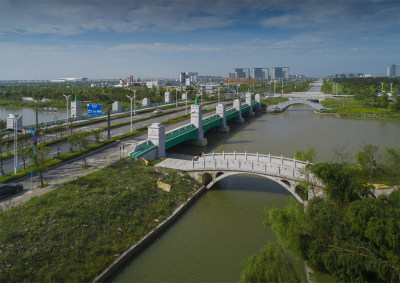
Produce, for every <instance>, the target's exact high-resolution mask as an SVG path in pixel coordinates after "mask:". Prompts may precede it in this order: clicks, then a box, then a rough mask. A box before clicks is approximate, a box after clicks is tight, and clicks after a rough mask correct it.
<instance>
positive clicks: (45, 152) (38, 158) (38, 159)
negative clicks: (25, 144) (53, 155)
mask: <svg viewBox="0 0 400 283" xmlns="http://www.w3.org/2000/svg"><path fill="white" fill-rule="evenodd" d="M50 150H51V148H50V147H48V146H44V145H43V144H38V145H37V148H36V150H34V151H30V159H31V164H32V168H33V171H36V172H38V173H39V179H40V185H41V186H43V185H44V182H43V179H44V177H43V172H44V171H46V170H47V168H48V167H49V166H48V165H47V164H46V162H47V161H49V158H48V156H49V153H50Z"/></svg>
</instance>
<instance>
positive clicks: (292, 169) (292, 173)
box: [292, 167, 294, 178]
mask: <svg viewBox="0 0 400 283" xmlns="http://www.w3.org/2000/svg"><path fill="white" fill-rule="evenodd" d="M292 177H293V178H294V167H293V168H292Z"/></svg>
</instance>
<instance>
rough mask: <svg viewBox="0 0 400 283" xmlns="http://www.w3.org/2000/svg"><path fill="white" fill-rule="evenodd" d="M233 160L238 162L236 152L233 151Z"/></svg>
mask: <svg viewBox="0 0 400 283" xmlns="http://www.w3.org/2000/svg"><path fill="white" fill-rule="evenodd" d="M233 159H234V160H236V150H234V151H233Z"/></svg>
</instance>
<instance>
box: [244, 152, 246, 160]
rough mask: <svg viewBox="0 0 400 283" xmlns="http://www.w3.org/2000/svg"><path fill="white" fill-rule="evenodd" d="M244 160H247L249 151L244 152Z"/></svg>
mask: <svg viewBox="0 0 400 283" xmlns="http://www.w3.org/2000/svg"><path fill="white" fill-rule="evenodd" d="M244 160H247V151H245V152H244Z"/></svg>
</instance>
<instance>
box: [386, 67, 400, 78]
mask: <svg viewBox="0 0 400 283" xmlns="http://www.w3.org/2000/svg"><path fill="white" fill-rule="evenodd" d="M387 75H388V77H400V64H393V65H391V66H390V67H389V68H387Z"/></svg>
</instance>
